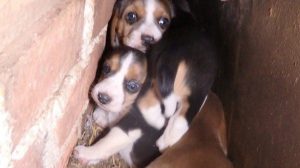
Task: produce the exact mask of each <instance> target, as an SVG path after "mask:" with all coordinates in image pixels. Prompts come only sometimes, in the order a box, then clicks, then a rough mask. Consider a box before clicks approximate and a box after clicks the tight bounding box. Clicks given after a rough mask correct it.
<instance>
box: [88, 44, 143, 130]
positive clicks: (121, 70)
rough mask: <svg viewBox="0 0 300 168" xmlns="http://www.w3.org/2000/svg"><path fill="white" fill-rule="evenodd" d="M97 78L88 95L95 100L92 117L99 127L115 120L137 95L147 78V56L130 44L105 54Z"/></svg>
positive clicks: (110, 123) (124, 111)
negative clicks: (95, 105) (95, 106)
mask: <svg viewBox="0 0 300 168" xmlns="http://www.w3.org/2000/svg"><path fill="white" fill-rule="evenodd" d="M101 66H102V70H101V75H100V79H99V81H98V82H97V84H96V85H95V86H94V87H93V89H92V93H91V96H92V98H93V99H94V101H95V103H96V104H97V106H98V107H97V108H96V110H95V111H94V113H93V118H94V120H95V121H96V123H97V124H99V125H100V126H101V127H107V126H110V125H112V124H114V123H116V122H117V121H118V120H119V119H120V118H121V117H122V116H123V115H124V114H125V113H126V111H128V109H129V107H130V106H131V105H132V104H133V102H134V100H135V99H136V97H137V95H138V93H139V91H140V89H141V87H142V85H143V84H144V82H145V80H146V75H147V62H146V56H145V55H144V54H143V53H141V52H140V51H138V50H135V49H132V48H129V47H119V48H116V49H114V50H113V51H110V52H108V53H107V54H104V56H103V62H102V64H101Z"/></svg>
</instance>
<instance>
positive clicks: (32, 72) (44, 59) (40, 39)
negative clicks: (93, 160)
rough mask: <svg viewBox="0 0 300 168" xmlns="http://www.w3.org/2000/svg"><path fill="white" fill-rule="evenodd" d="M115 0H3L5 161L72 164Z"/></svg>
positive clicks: (0, 137)
mask: <svg viewBox="0 0 300 168" xmlns="http://www.w3.org/2000/svg"><path fill="white" fill-rule="evenodd" d="M113 4H114V1H112V0H101V1H94V0H75V1H72V0H65V1H60V0H45V1H38V0H24V1H16V0H12V1H7V0H4V1H1V2H0V10H1V13H0V39H1V40H0V127H1V129H0V167H64V166H65V165H66V162H67V159H68V156H69V154H70V152H71V150H72V147H73V145H74V144H75V143H76V139H77V137H78V130H79V126H80V121H81V118H80V116H81V114H82V113H83V112H84V111H85V109H86V107H87V104H88V90H89V86H90V84H91V82H92V81H93V78H94V75H95V71H96V67H97V62H98V60H99V58H100V55H101V53H102V50H103V47H104V44H105V35H106V24H107V21H108V19H109V17H110V15H111V10H112V7H113Z"/></svg>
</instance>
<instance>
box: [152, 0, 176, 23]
mask: <svg viewBox="0 0 300 168" xmlns="http://www.w3.org/2000/svg"><path fill="white" fill-rule="evenodd" d="M160 4H161V5H159V6H158V7H157V8H156V9H155V11H154V16H155V18H156V19H157V20H158V19H159V18H161V17H165V18H167V19H169V20H170V19H171V17H172V16H171V11H170V8H169V7H167V6H166V3H163V2H160Z"/></svg>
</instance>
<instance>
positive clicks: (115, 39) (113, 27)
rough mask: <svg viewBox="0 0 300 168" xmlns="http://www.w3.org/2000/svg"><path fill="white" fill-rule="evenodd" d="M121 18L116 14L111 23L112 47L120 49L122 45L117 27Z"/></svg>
mask: <svg viewBox="0 0 300 168" xmlns="http://www.w3.org/2000/svg"><path fill="white" fill-rule="evenodd" d="M119 20H120V19H119V17H118V16H117V15H116V14H114V16H113V18H112V22H111V28H110V42H111V45H112V47H118V46H119V45H120V42H119V37H118V33H117V25H118V22H119Z"/></svg>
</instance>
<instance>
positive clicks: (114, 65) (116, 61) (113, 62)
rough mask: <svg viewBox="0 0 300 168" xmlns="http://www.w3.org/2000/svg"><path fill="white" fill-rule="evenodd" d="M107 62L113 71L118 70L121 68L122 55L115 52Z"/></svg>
mask: <svg viewBox="0 0 300 168" xmlns="http://www.w3.org/2000/svg"><path fill="white" fill-rule="evenodd" d="M106 63H107V64H108V65H109V66H110V69H111V71H112V72H115V71H117V70H118V69H119V68H120V55H119V54H113V55H112V56H111V57H110V58H109V59H108V60H107V61H106Z"/></svg>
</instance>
